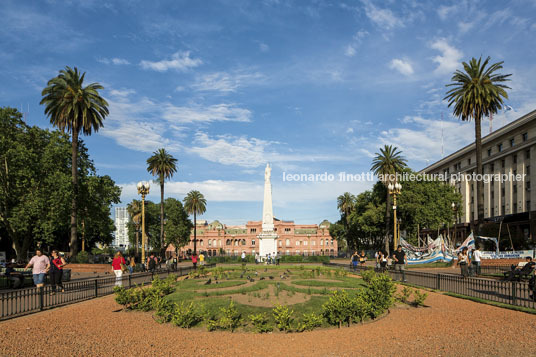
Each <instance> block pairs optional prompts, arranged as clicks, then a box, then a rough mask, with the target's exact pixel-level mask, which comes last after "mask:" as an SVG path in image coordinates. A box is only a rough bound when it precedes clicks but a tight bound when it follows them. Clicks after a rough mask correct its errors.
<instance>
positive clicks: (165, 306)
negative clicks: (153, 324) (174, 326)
mask: <svg viewBox="0 0 536 357" xmlns="http://www.w3.org/2000/svg"><path fill="white" fill-rule="evenodd" d="M153 308H154V309H155V310H156V313H155V315H156V317H157V318H156V321H158V322H160V323H164V322H170V321H171V319H172V318H173V315H174V314H175V304H174V303H173V302H171V301H169V300H167V299H165V298H162V297H160V298H157V299H154V300H153Z"/></svg>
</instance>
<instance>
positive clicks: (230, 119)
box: [0, 0, 536, 224]
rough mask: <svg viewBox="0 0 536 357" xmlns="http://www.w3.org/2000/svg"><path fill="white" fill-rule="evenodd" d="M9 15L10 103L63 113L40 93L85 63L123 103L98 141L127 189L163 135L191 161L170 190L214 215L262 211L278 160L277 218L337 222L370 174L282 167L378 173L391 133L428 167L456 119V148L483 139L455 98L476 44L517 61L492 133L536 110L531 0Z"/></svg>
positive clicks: (103, 166) (96, 154)
mask: <svg viewBox="0 0 536 357" xmlns="http://www.w3.org/2000/svg"><path fill="white" fill-rule="evenodd" d="M0 18H1V19H2V26H0V48H1V51H0V83H1V84H0V105H1V106H15V107H18V108H20V107H21V106H22V108H23V109H24V111H28V108H29V113H28V116H27V118H28V122H29V123H30V124H33V125H39V126H41V127H50V125H49V122H48V119H47V118H46V117H45V116H44V113H43V107H42V106H39V102H40V100H41V90H42V89H43V88H44V86H45V85H46V82H47V81H48V80H49V79H50V78H52V77H54V76H55V75H57V73H58V71H59V70H60V69H62V68H64V66H66V65H69V66H77V67H78V68H79V69H80V70H82V71H85V72H87V75H86V80H87V83H88V84H89V83H91V82H99V83H101V84H102V85H103V86H104V87H105V90H104V91H102V95H103V96H104V97H105V98H106V99H107V100H108V102H109V104H110V115H109V116H108V118H107V119H106V120H105V122H104V127H103V128H102V129H101V130H100V131H99V132H98V133H96V134H94V135H92V136H90V137H85V138H83V139H84V140H85V142H86V145H87V146H88V148H89V150H90V154H91V157H92V158H93V159H94V161H95V164H96V167H97V169H98V173H99V174H101V175H102V174H108V175H110V176H111V177H112V178H113V179H114V180H115V181H116V182H117V183H118V184H120V185H121V186H122V187H123V195H122V202H123V203H124V204H125V205H126V203H128V202H129V201H130V200H132V199H133V198H136V197H137V194H136V190H135V184H136V182H138V181H140V180H150V179H151V176H150V175H149V174H148V173H147V171H146V163H145V161H146V159H147V157H149V156H150V154H151V153H152V152H153V151H155V150H156V149H158V148H161V147H164V148H166V150H168V151H169V152H171V153H172V154H173V155H174V156H175V157H176V158H177V159H178V160H179V161H178V172H177V173H176V174H175V176H174V177H173V179H172V180H171V181H169V182H168V183H167V184H166V196H167V197H175V198H178V199H182V198H183V197H184V195H185V194H186V193H187V192H188V191H190V190H192V189H197V190H199V191H201V192H202V193H203V194H205V197H206V198H207V200H208V207H207V212H206V214H205V215H204V216H202V218H205V219H208V220H214V219H219V220H220V221H222V222H224V223H227V224H242V223H245V222H247V221H248V220H259V219H260V217H261V213H262V202H261V200H262V196H263V179H264V174H263V173H264V166H265V165H266V163H267V162H270V163H271V164H272V166H273V171H272V186H273V193H274V215H275V216H276V217H278V218H281V219H285V220H295V221H296V222H297V223H319V222H320V221H322V220H323V219H324V218H326V219H329V220H331V221H334V220H336V219H337V218H338V213H337V209H336V197H337V196H338V195H339V194H342V193H343V192H345V191H350V192H352V193H354V194H357V193H359V192H362V191H363V190H365V189H367V188H370V187H371V186H372V184H373V182H339V181H338V180H337V178H336V179H335V180H334V181H333V182H288V181H283V179H282V178H283V173H284V172H285V173H291V174H302V173H306V174H309V173H313V174H317V173H318V174H320V173H324V172H327V173H331V174H334V175H337V174H338V173H339V172H347V173H361V172H367V171H368V170H369V168H370V163H371V160H372V157H373V156H374V153H375V152H376V151H377V150H378V148H379V147H380V146H382V145H384V144H394V145H396V146H397V147H398V148H400V149H401V150H402V151H403V153H404V155H405V156H406V157H407V158H408V160H409V164H410V166H411V167H412V168H413V169H415V170H418V169H421V168H423V167H424V166H426V164H427V163H431V162H433V161H435V160H437V159H440V158H441V155H442V145H441V132H443V135H444V141H443V142H444V145H443V153H444V154H448V153H451V152H453V151H455V150H456V149H457V148H459V147H461V146H463V145H467V144H469V143H470V142H471V141H472V140H473V137H474V136H473V135H474V134H473V129H472V124H464V123H461V122H459V121H458V120H457V119H455V118H453V117H452V116H451V114H450V113H451V111H450V110H449V109H448V108H447V106H446V104H445V102H444V101H443V100H442V98H443V97H444V94H445V87H444V85H445V84H446V83H448V82H449V79H450V77H451V74H452V72H453V71H454V70H455V69H457V68H461V66H460V63H461V61H467V60H469V59H470V58H471V57H472V56H477V57H478V56H481V55H482V56H488V55H489V56H491V57H492V60H493V61H504V62H505V65H504V66H505V68H504V72H505V73H512V74H513V76H512V82H511V83H510V85H511V87H512V89H511V90H510V92H509V94H510V99H509V100H508V103H507V104H508V105H510V106H512V107H513V108H514V110H513V111H508V112H505V113H499V114H498V115H497V116H496V117H495V118H494V129H497V128H498V127H500V126H502V125H504V124H506V123H508V122H510V121H512V120H515V119H516V118H518V117H519V116H521V115H523V114H526V113H528V112H530V111H532V110H534V109H536V81H535V78H536V62H535V61H534V58H536V43H535V40H534V38H535V37H536V24H535V23H534V19H535V18H536V2H535V1H534V0H532V1H529V0H523V1H521V0H519V1H510V2H502V1H454V2H448V1H444V2H441V4H440V3H439V2H437V3H436V2H428V1H427V2H425V1H423V2H419V1H381V2H380V1H378V2H374V1H369V0H356V1H333V0H332V1H322V0H317V1H305V0H303V1H284V0H271V1H270V0H265V1H240V0H220V1H141V0H140V1H105V0H95V1H74V0H73V1H60V0H48V1H33V2H32V1H10V0H7V1H6V0H3V1H2V3H1V5H0ZM442 114H443V118H444V119H443V121H441V115H442ZM485 125H486V126H487V122H486V123H485ZM484 131H485V132H487V129H486V130H484ZM159 197H160V196H159V188H158V187H157V186H156V185H153V188H152V190H151V194H150V196H149V198H150V199H152V200H154V201H158V200H159Z"/></svg>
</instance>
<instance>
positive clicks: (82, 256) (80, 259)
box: [74, 251, 89, 264]
mask: <svg viewBox="0 0 536 357" xmlns="http://www.w3.org/2000/svg"><path fill="white" fill-rule="evenodd" d="M74 261H75V262H76V263H81V264H87V263H88V262H89V254H88V252H86V251H81V252H78V254H77V255H76V257H75V259H74Z"/></svg>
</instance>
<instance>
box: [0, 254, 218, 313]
mask: <svg viewBox="0 0 536 357" xmlns="http://www.w3.org/2000/svg"><path fill="white" fill-rule="evenodd" d="M204 266H205V267H206V268H212V267H214V266H216V264H205V265H204ZM193 269H194V268H193V267H192V266H189V267H178V268H177V269H176V270H156V271H154V272H142V273H134V274H123V276H122V277H121V278H116V277H115V276H112V277H107V278H96V279H85V280H78V281H72V282H65V283H63V289H64V292H61V293H60V292H57V293H55V294H54V293H53V291H52V287H51V286H50V285H46V286H44V287H40V288H36V287H34V288H26V289H20V290H13V291H8V292H1V293H0V320H7V319H10V318H13V317H18V316H22V315H27V314H31V313H34V312H39V311H43V310H48V309H51V308H54V307H59V306H64V305H68V304H73V303H76V302H80V301H84V300H89V299H94V298H96V297H100V296H105V295H109V294H112V293H113V290H114V287H115V286H119V285H120V286H124V287H128V288H131V287H134V286H137V285H138V286H139V285H147V284H150V283H151V282H152V281H153V279H154V277H155V276H158V277H160V278H163V277H166V276H168V275H170V274H176V275H178V276H183V275H187V274H189V273H190V272H191V271H192V270H193Z"/></svg>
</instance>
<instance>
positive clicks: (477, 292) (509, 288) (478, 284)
mask: <svg viewBox="0 0 536 357" xmlns="http://www.w3.org/2000/svg"><path fill="white" fill-rule="evenodd" d="M324 265H328V266H336V267H339V268H343V269H347V270H349V271H353V270H354V268H353V267H350V266H349V265H341V264H335V263H324ZM368 269H372V268H371V267H360V266H358V267H356V270H357V271H358V272H359V271H362V270H368ZM506 269H507V270H509V268H506ZM500 271H504V270H500ZM386 272H387V273H388V274H389V275H390V276H391V278H393V280H403V278H405V281H406V282H407V283H408V284H412V285H417V286H422V287H425V288H429V289H434V290H440V291H444V292H449V293H454V294H459V295H464V296H469V297H473V298H479V299H484V300H489V301H493V302H498V303H503V304H508V305H514V306H521V307H527V308H531V309H535V308H536V303H535V302H534V300H533V299H532V298H531V295H532V294H533V291H531V290H530V289H529V286H528V283H527V282H525V281H521V282H519V281H501V280H494V279H486V278H475V277H468V278H464V277H462V276H458V275H454V274H441V273H439V274H438V273H428V272H418V271H411V270H406V271H405V272H404V276H403V275H402V273H400V272H398V271H394V270H387V271H386Z"/></svg>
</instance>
